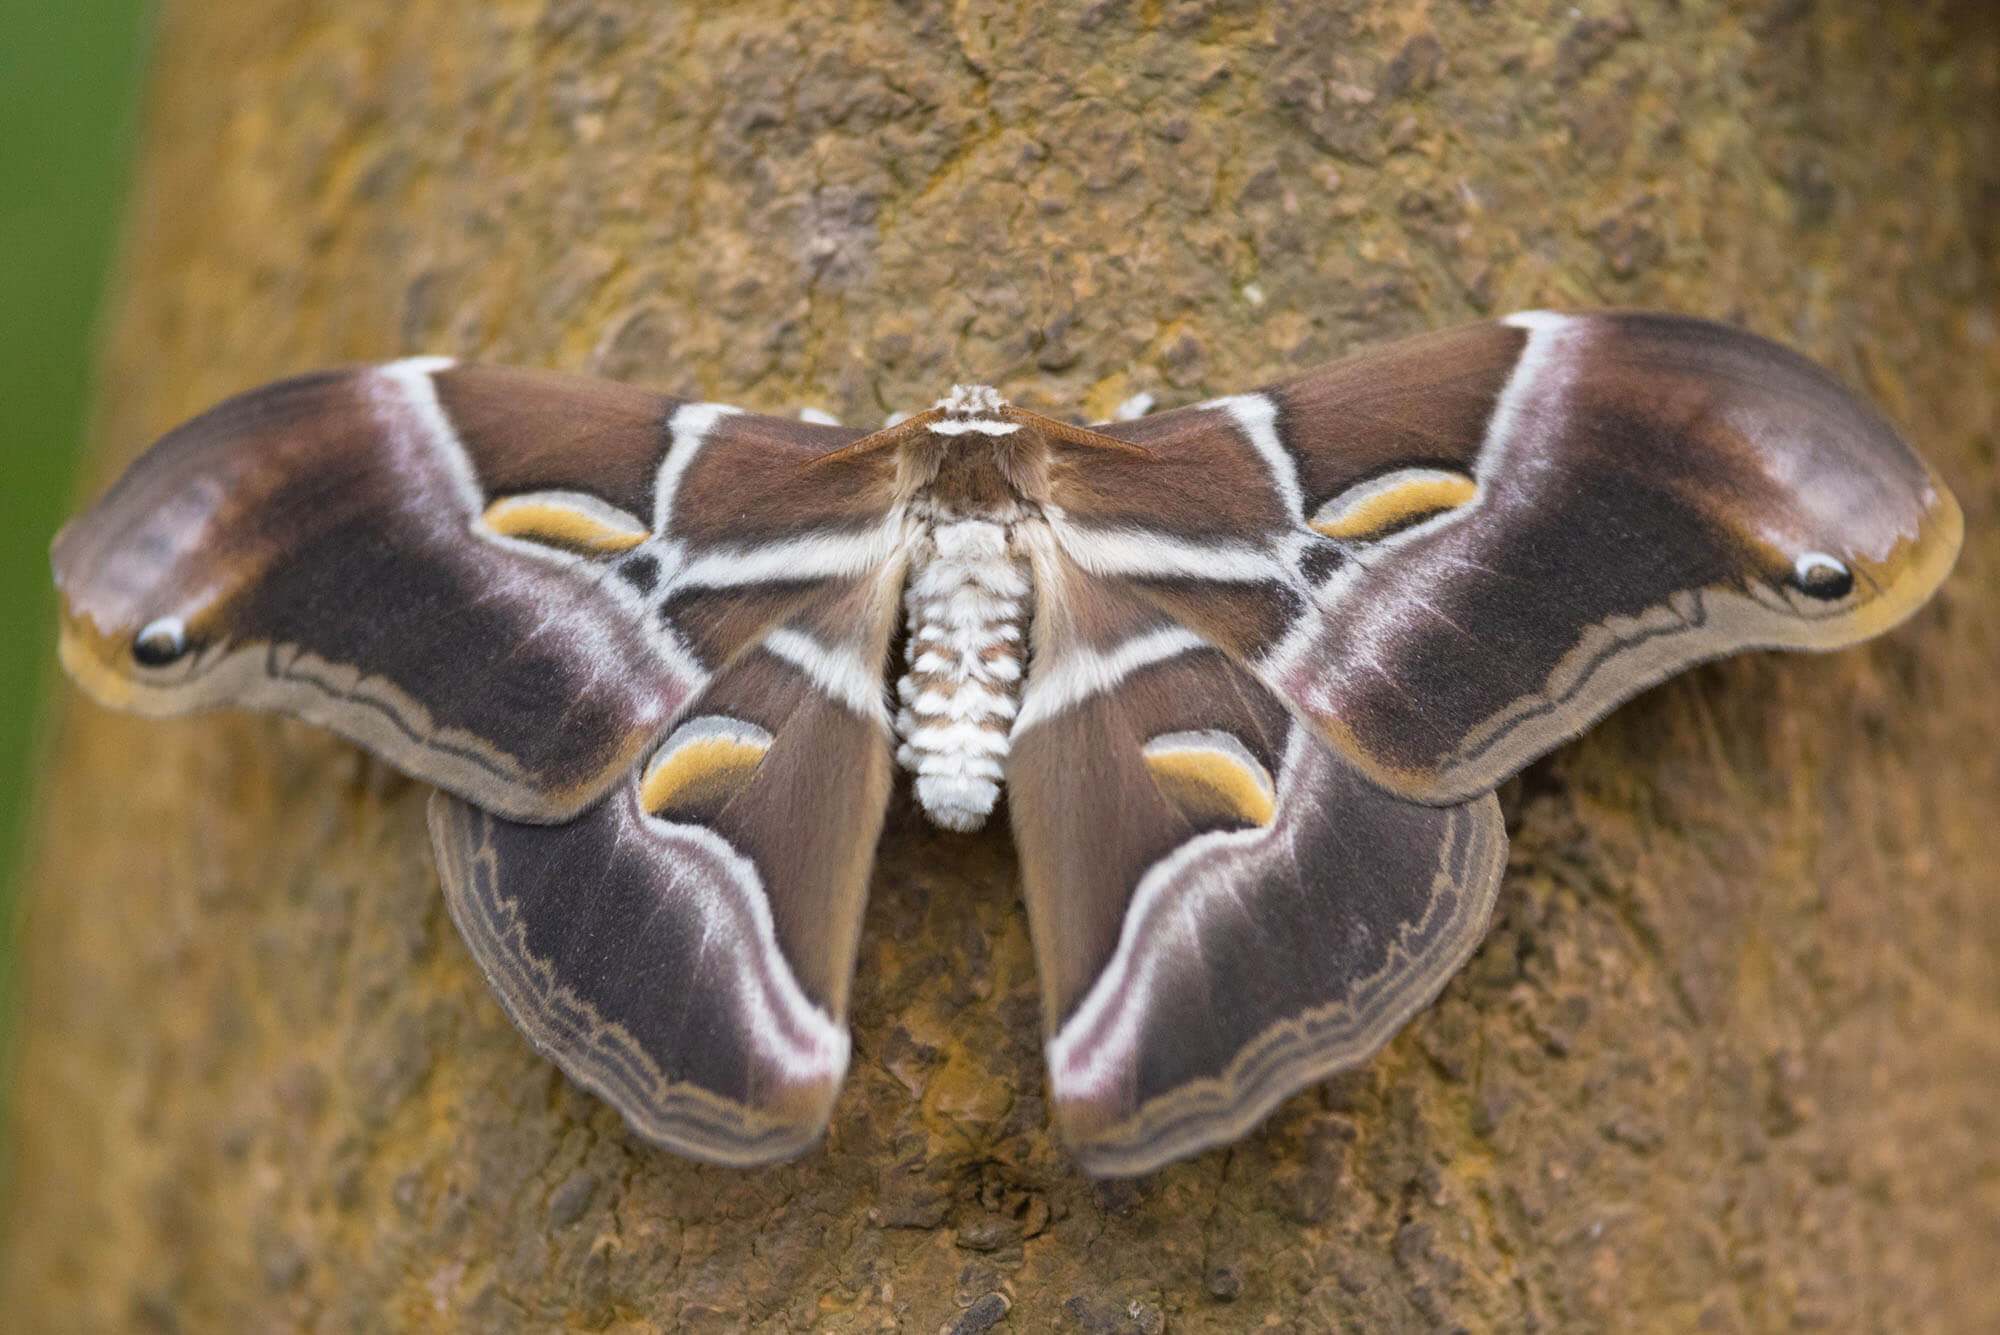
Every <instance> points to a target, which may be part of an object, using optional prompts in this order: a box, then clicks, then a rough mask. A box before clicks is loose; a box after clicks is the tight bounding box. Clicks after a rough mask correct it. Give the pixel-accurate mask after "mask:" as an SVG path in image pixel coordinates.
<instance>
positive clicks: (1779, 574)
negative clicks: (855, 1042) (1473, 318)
mask: <svg viewBox="0 0 2000 1335" xmlns="http://www.w3.org/2000/svg"><path fill="white" fill-rule="evenodd" d="M1101 430H1103V431H1104V432H1106V433H1107V434H1112V435H1115V436H1118V437H1119V438H1121V439H1125V440H1129V441H1133V442H1135V443H1138V444H1141V445H1143V446H1145V447H1146V448H1147V449H1148V450H1150V451H1151V452H1152V453H1153V455H1154V456H1155V458H1154V459H1153V460H1151V461H1145V460H1134V459H1132V458H1131V457H1129V456H1125V455H1121V454H1118V453H1115V452H1111V451H1102V450H1074V451H1069V452H1066V453H1065V454H1064V455H1063V457H1062V458H1061V460H1060V462H1059V463H1058V465H1057V468H1056V470H1055V473H1054V478H1053V487H1054V493H1055V500H1056V503H1057V504H1058V505H1059V506H1060V507H1061V510H1062V512H1063V518H1062V520H1061V522H1060V523H1058V524H1057V526H1056V532H1057V536H1058V538H1059V540H1060V541H1061V543H1062V545H1063V547H1064V549H1065V551H1066V552H1067V553H1068V554H1069V556H1070V557H1071V558H1072V559H1073V560H1075V561H1077V562H1078V563H1079V564H1080V565H1083V566H1084V567H1086V568H1088V569H1091V570H1092V571H1094V572H1095V573H1098V574H1100V575H1102V576H1105V577H1107V578H1114V579H1117V580H1120V581H1122V582H1124V583H1125V584H1126V586H1127V587H1129V588H1131V589H1132V590H1134V591H1135V592H1138V593H1141V594H1143V595H1144V596H1145V597H1146V598H1147V599H1149V600H1150V601H1151V602H1152V603H1153V604H1154V605H1155V606H1157V607H1159V608H1160V609H1162V610H1163V611H1164V612H1166V613H1167V614H1169V615H1170V616H1172V617H1173V618H1175V619H1176V620H1177V621H1179V622H1180V623H1181V624H1184V625H1187V626H1190V627H1193V628H1195V629H1197V630H1199V631H1201V632H1202V633H1203V634H1204V635H1206V636H1208V637H1209V638H1211V639H1212V640H1214V641H1215V642H1216V643H1218V644H1220V645H1222V646H1224V647H1225V648H1227V649H1228V651H1229V652H1230V653H1231V655H1232V656H1233V657H1235V658H1236V659H1237V660H1238V661H1239V662H1241V663H1243V664H1245V665H1246V666H1247V667H1249V668H1250V670H1251V671H1252V672H1253V673H1254V674H1255V675H1256V676H1257V677H1258V678H1259V679H1260V680H1261V681H1263V682H1264V683H1265V684H1267V685H1268V686H1270V687H1271V688H1272V689H1273V690H1275V691H1276V692H1277V693H1278V694H1279V695H1280V696H1281V697H1282V698H1284V699H1285V700H1286V701H1288V702H1289V703H1290V704H1291V705H1292V706H1293V707H1294V708H1295V709H1296V710H1297V711H1299V712H1300V713H1301V714H1303V715H1304V716H1306V717H1308V718H1310V719H1311V720H1312V721H1313V722H1314V723H1315V724H1316V725H1317V726H1318V727H1319V728H1320V729H1321V731H1322V732H1323V733H1324V735H1325V736H1327V737H1328V738H1329V739H1331V740H1332V741H1334V742H1335V743H1336V744H1337V745H1338V746H1339V747H1340V749H1341V750H1342V751H1343V753H1344V754H1346V755H1347V756H1348V757H1349V759H1351V760H1352V761H1353V762H1354V763H1355V764H1356V765H1357V766H1359V767H1360V768H1361V769H1362V770H1363V771H1364V772H1365V773H1367V774H1368V775H1369V776H1370V777H1371V778H1372V779H1374V780H1375V781H1376V782H1378V783H1380V784H1382V785H1384V786H1386V787H1388V788H1390V789H1391V790H1393V791H1396V792H1399V793H1402V794H1404V795H1407V796H1412V797H1416V798H1419V799H1421V800H1424V801H1437V802H1449V801H1455V800H1458V799H1461V798H1464V797H1466V796H1469V795H1471V794H1475V793H1479V792H1482V791H1484V790H1486V789H1488V788H1491V787H1492V786H1493V785H1494V784H1496V783H1498V782H1499V781H1500V780H1501V779H1503V778H1505V777H1506V776H1507V775H1508V774H1510V773H1512V772H1513V771H1514V770H1516V769H1518V768H1519V767H1520V766H1521V765H1523V764H1525V763H1526V762H1527V761H1529V760H1531V759H1533V758H1534V757H1535V756H1537V755H1540V754H1541V753H1543V752H1544V751H1547V750H1548V749H1550V748H1551V747H1553V746H1555V745H1557V744H1558V743H1560V742H1561V741H1562V740H1564V739H1565V738H1567V737H1570V736H1573V735H1574V734H1575V733H1576V732H1578V731H1580V730H1581V729H1582V728H1584V727H1586V726H1588V725H1589V724H1590V723H1591V722H1592V721H1594V720H1595V719H1597V718H1598V717H1600V716H1602V715H1603V714H1604V713H1606V712H1607V711H1609V710H1610V709H1611V708H1612V707H1614V706H1615V705H1616V704H1617V703H1618V702H1619V701H1621V700H1623V699H1625V698H1626V697H1628V696H1630V695H1632V694H1634V693H1636V692H1637V691H1640V690H1642V689H1644V688H1645V687H1647V686H1649V685H1651V684H1653V683H1654V682H1657V681H1659V680H1660V679H1661V678H1663V677H1665V676H1667V675H1669V674H1671V673H1673V672H1675V671H1678V670H1679V669H1681V668H1683V667H1685V666H1687V665H1689V664H1691V663H1694V662H1697V661H1699V660H1701V659H1705V658H1712V657H1715V656H1717V655H1720V654H1725V653H1730V652H1733V651H1736V650H1739V649H1745V648H1753V647H1763V646H1768V647H1792V648H1815V649H1822V648H1831V647H1834V646H1837V645H1843V644H1848V643H1851V642H1853V641H1855V640H1858V639H1861V638H1863V637H1865V636H1868V635H1873V634H1875V633H1877V632H1879V631H1881V630H1883V629H1886V628H1887V627H1889V626H1891V625H1893V624H1895V623H1896V622H1897V621H1899V620H1901V619H1902V618H1903V617H1905V616H1907V615H1909V613H1910V612H1911V611H1912V610H1914V609H1915V608H1916V607H1917V606H1919V605H1920V604H1921V603H1923V601H1924V600H1925V599H1926V598H1928V597H1929V596H1930V594H1931V592H1932V591H1933V590H1934V589H1935V588H1936V587H1937V585H1938V583H1939V582H1940V581H1941V580H1942V579H1943V578H1944V575H1945V574H1946V572H1947V571H1948V570H1949V569H1950V567H1951V564H1952V561H1953V558H1954V556H1955V554H1956V552H1957V550H1958V545H1959V539H1960V533H1961V521H1960V517H1959V511H1958V508H1957V506H1956V505H1955V504H1954V502H1953V500H1952V498H1951V496H1950V494H1949V493H1948V492H1947V491H1946V490H1945V488H1944V486H1943V485H1942V484H1941V483H1940V482H1939V481H1938V480H1937V478H1936V476H1935V475H1934V474H1932V473H1931V472H1930V470H1929V469H1928V468H1927V467H1925V465H1924V463H1923V462H1922V461H1921V460H1920V459H1918V458H1917V456H1916V455H1915V454H1913V453H1912V452H1911V451H1910V450H1909V448H1908V447H1907V446H1905V445H1904V444H1903V443H1902V442H1901V441H1900V440H1898V439H1897V437H1896V435H1895V434H1894V432H1892V431H1891V430H1890V429H1889V428H1888V427H1887V426H1886V425H1885V424H1884V423H1883V422H1882V421H1881V419H1880V418H1879V417H1878V416H1876V415H1875V414H1874V413H1873V412H1872V411H1871V410H1870V409H1869V408H1868V407H1867V406H1866V405H1865V404H1863V403H1862V402H1861V401H1860V400H1858V399H1857V398H1856V397H1855V396H1854V395H1852V394H1850V393H1849V392H1847V391H1846V390H1845V389H1843V388H1842V387H1841V386H1840V385H1839V384H1838V383H1837V382H1836V381H1834V380H1833V379H1832V378H1831V377H1830V376H1828V375H1827V374H1826V373H1825V372H1823V371H1821V370H1819V369H1818V368H1817V367H1815V366H1813V365H1812V364H1811V363H1810V362H1807V361H1806V360H1804V359H1803V358H1801V357H1799V356H1797V355H1796V354H1793V353H1791V352H1788V351H1786V350H1785V349H1783V348H1780V347H1778V346H1777V345H1775V344H1772V343H1769V342H1766V341H1764V340H1762V339H1759V338H1755V337H1753V336H1751V335H1748V334H1744V333H1742V332H1740V331H1737V330H1734V329H1730V328H1726V327H1724V326H1720V325H1715V324H1709V323H1706V322H1704V321H1700V320H1690V319H1683V318H1678V317H1673V316H1662V315H1644V314H1620V313H1601V314H1591V315H1577V316H1563V315H1550V314H1533V315H1526V316H1516V317H1511V318H1510V319H1508V320H1505V321H1499V322H1494V323H1490V324H1483V325H1474V326H1470V327H1468V328H1464V329H1458V330H1453V331H1450V332H1447V333H1443V334H1436V335H1430V336H1426V337H1423V338H1418V339H1413V340H1410V341H1409V342H1406V343H1400V344H1396V345H1393V346H1391V347H1388V348H1383V349H1379V350H1376V351H1373V352H1369V353H1365V354H1363V355H1361V356H1359V357H1355V358H1351V359H1349V360H1347V361H1343V362H1339V363H1336V364H1334V365H1332V366H1329V367H1326V368H1324V369H1322V370H1319V371H1316V372H1313V373H1311V374H1309V375H1306V376H1303V377H1301V378H1299V379H1297V380H1294V381H1290V382H1287V383H1285V384H1282V385H1278V386H1275V387H1273V388H1271V389H1268V390H1264V391H1262V392H1260V393H1255V394H1245V395H1238V396H1235V397H1233V398H1229V399H1222V400H1217V401H1216V402H1214V403H1211V404H1205V405H1201V406H1198V407H1194V408H1188V409H1183V410H1179V411H1176V412H1170V413H1163V414H1161V415H1159V416H1157V417H1152V418H1142V419H1140V420H1138V421H1135V422H1129V423H1119V424H1114V425H1109V426H1105V427H1103V428H1101Z"/></svg>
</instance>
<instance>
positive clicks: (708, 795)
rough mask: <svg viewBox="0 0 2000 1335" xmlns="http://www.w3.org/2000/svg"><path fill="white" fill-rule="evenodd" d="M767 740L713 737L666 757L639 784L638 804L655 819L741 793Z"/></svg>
mask: <svg viewBox="0 0 2000 1335" xmlns="http://www.w3.org/2000/svg"><path fill="white" fill-rule="evenodd" d="M770 749H771V743H770V742H769V740H764V741H761V742H760V741H758V740H757V739H756V738H754V737H750V736H742V735H734V736H732V735H729V734H726V733H720V732H717V733H709V734H707V735H701V736H696V737H691V738H689V739H688V740H687V741H685V742H682V743H681V744H680V745H678V746H672V747H670V748H669V749H668V750H665V751H662V752H661V753H660V756H659V758H658V759H657V760H655V761H654V762H653V763H652V764H651V765H650V766H649V767H648V768H647V770H646V777H645V778H644V779H642V780H640V783H639V804H640V805H641V806H643V807H645V809H646V810H647V811H650V812H652V813H653V814H654V815H656V816H657V815H661V814H662V813H664V812H666V811H668V810H670V809H672V808H674V807H677V806H679V807H686V806H692V805H700V806H708V805H712V804H715V803H718V802H723V801H727V800H728V799H729V798H731V797H734V796H735V795H736V794H737V793H739V792H741V791H742V790H743V786H744V785H745V784H747V783H749V782H750V776H751V775H752V774H754V773H756V772H757V766H758V765H759V764H760V763H762V761H763V759H764V755H765V753H766V752H768V751H769V750H770Z"/></svg>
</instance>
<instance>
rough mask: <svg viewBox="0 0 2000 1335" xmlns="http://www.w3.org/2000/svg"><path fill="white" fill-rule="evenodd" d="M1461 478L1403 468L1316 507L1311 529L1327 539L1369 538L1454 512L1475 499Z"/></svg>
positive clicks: (1473, 489)
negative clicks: (1408, 524)
mask: <svg viewBox="0 0 2000 1335" xmlns="http://www.w3.org/2000/svg"><path fill="white" fill-rule="evenodd" d="M1478 491H1479V487H1478V484H1477V483H1475V482H1474V481H1473V480H1472V479H1471V478H1469V477H1467V476H1465V475H1464V474H1463V473H1448V472H1445V471H1443V470H1442V469H1436V468H1406V469H1402V470H1401V471H1399V472H1395V473H1389V474H1387V475H1385V476H1383V477H1379V478H1376V479H1374V480H1373V481H1370V482H1364V483H1362V484H1361V485H1360V486H1358V487H1355V488H1353V489H1352V490H1351V491H1348V492H1346V493H1344V494H1343V495H1340V496H1336V497H1334V498H1333V499H1332V500H1330V501H1328V502H1327V503H1326V504H1325V505H1323V506H1321V507H1320V509H1319V513H1318V514H1316V515H1314V516H1313V519H1312V526H1313V528H1314V529H1316V530H1318V531H1319V532H1321V533H1324V534H1325V535H1326V536H1327V537H1329V538H1373V537H1379V536H1381V535H1382V534H1384V533H1387V532H1389V531H1390V530H1392V529H1396V528H1400V527H1402V526H1403V525H1405V524H1407V523H1409V522H1410V521H1411V520H1414V519H1421V518H1423V517H1425V516H1427V515H1433V514H1436V513H1438V512H1439V511H1440V510H1455V509H1457V508H1458V507H1459V506H1461V505H1464V504H1465V503H1466V502H1467V501H1469V500H1471V499H1472V498H1473V496H1475V495H1476V494H1478Z"/></svg>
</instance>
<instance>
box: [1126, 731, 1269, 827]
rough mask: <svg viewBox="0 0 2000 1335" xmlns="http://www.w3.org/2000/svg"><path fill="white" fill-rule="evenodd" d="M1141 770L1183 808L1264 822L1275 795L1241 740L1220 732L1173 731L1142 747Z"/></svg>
mask: <svg viewBox="0 0 2000 1335" xmlns="http://www.w3.org/2000/svg"><path fill="white" fill-rule="evenodd" d="M1145 756H1146V768H1147V769H1149V770H1151V771H1152V772H1153V779H1154V781H1155V782H1157V783H1158V784H1159V785H1160V788H1161V789H1162V791H1164V792H1165V793H1166V794H1167V796H1168V797H1169V798H1171V799H1172V800H1173V801H1175V802H1176V803H1178V804H1180V805H1181V806H1184V807H1191V808H1194V809H1196V810H1201V811H1209V812H1214V813H1215V814H1217V815H1224V816H1229V817H1232V818H1234V819H1237V820H1241V821H1246V822H1248V823H1249V824H1251V825H1269V824H1270V823H1271V817H1272V815H1273V814H1274V813H1275V811H1276V798H1277V793H1276V791H1275V790H1274V788H1273V787H1272V784H1271V776H1270V774H1269V772H1267V771H1266V770H1265V768H1264V767H1263V766H1262V765H1260V764H1258V763H1257V761H1256V760H1255V758H1254V757H1252V756H1251V754H1250V753H1249V751H1247V750H1245V749H1244V747H1243V745H1242V743H1240V742H1238V741H1236V739H1235V738H1233V737H1229V736H1227V735H1226V734H1222V733H1178V734H1174V735H1173V736H1170V737H1162V738H1159V739H1158V740H1156V741H1154V742H1153V743H1152V744H1151V745H1149V746H1147V747H1146V750H1145Z"/></svg>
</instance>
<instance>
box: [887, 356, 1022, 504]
mask: <svg viewBox="0 0 2000 1335" xmlns="http://www.w3.org/2000/svg"><path fill="white" fill-rule="evenodd" d="M935 406H936V408H937V409H938V410H939V411H940V412H942V413H943V414H944V416H943V417H941V418H939V419H938V420H937V421H934V422H932V423H931V424H930V426H929V427H928V428H927V429H926V430H923V431H921V432H919V433H917V434H916V435H915V436H914V437H912V439H911V440H910V441H909V442H908V444H907V445H906V446H905V448H904V452H903V478H904V486H905V489H906V490H907V492H908V494H909V498H910V502H911V506H912V509H913V510H914V511H915V512H916V513H917V514H919V515H921V516H938V517H941V518H942V517H960V516H974V515H984V516H991V517H994V518H996V519H1000V520H1003V521H1004V520H1006V519H1008V518H1011V517H1013V516H1016V515H1019V514H1021V513H1023V512H1025V511H1032V510H1034V509H1036V508H1038V507H1039V505H1040V503H1041V501H1042V500H1043V499H1044V497H1045V496H1046V494H1047V485H1048V455H1049V447H1048V442H1047V441H1045V440H1043V439H1042V437H1041V436H1040V435H1039V434H1038V433H1037V432H1035V431H1034V430H1033V429H1032V428H1028V427H1024V426H1022V425H1021V424H1020V423H1019V422H1010V421H1006V420H1005V419H1004V418H1003V417H1002V416H1001V411H1002V410H1003V409H1004V408H1006V406H1007V401H1006V400H1005V399H1003V398H1001V397H1000V395H999V394H998V393H997V392H995V391H994V390H993V389H991V388H990V387H988V386H986V385H954V386H952V390H951V393H950V394H948V395H946V396H945V397H944V398H942V399H939V400H938V401H937V404H936V405H935Z"/></svg>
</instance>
